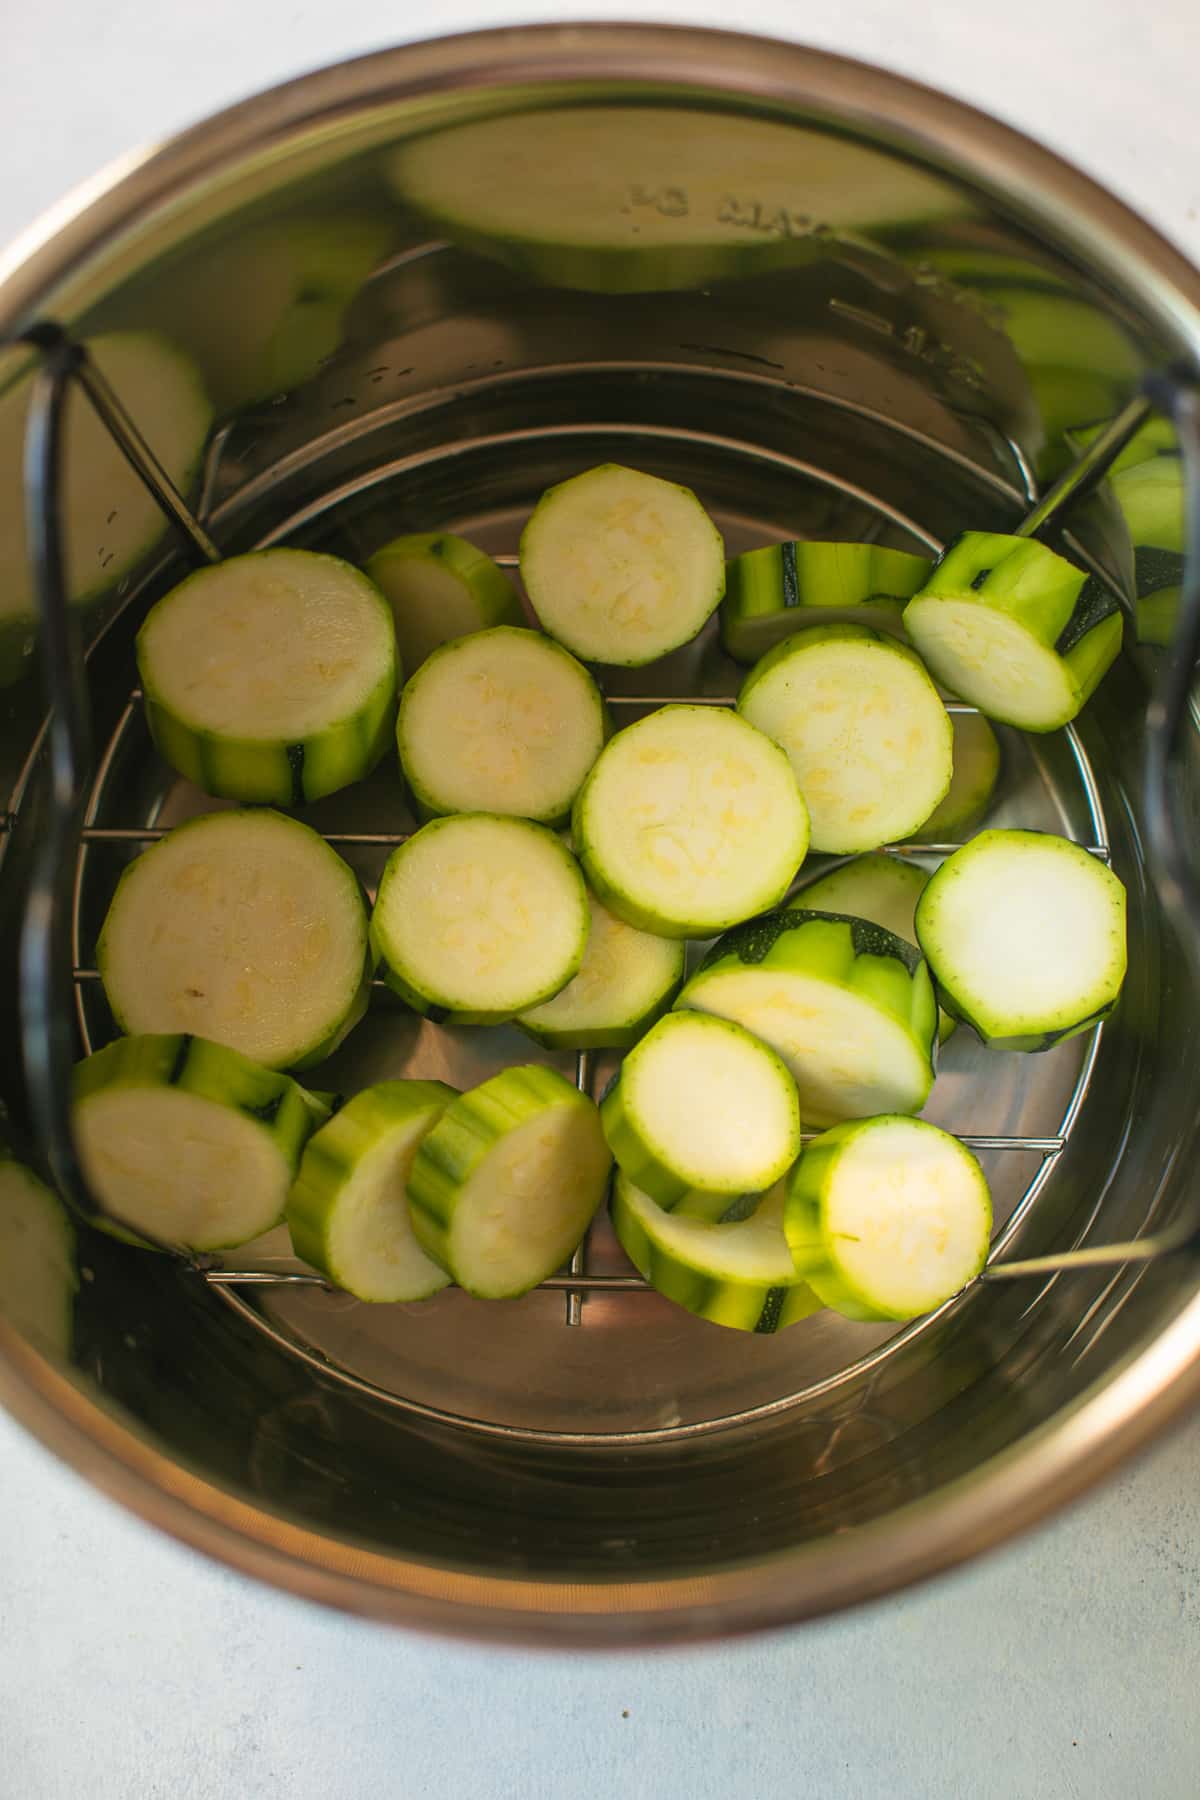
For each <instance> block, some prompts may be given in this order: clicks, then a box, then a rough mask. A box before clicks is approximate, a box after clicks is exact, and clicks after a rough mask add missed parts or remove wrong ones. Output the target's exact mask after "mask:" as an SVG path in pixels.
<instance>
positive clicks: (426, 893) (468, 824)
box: [371, 813, 589, 1024]
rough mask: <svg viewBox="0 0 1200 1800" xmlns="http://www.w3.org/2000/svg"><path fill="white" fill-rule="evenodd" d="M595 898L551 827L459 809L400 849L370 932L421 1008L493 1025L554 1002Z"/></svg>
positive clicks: (395, 978) (393, 975)
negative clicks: (589, 895) (590, 900)
mask: <svg viewBox="0 0 1200 1800" xmlns="http://www.w3.org/2000/svg"><path fill="white" fill-rule="evenodd" d="M588 925H589V918H588V896H587V889H586V888H585V887H584V885H583V877H582V875H581V874H580V872H579V865H578V864H577V863H576V861H575V859H574V857H573V856H572V855H571V853H570V851H569V850H568V849H567V848H566V846H565V845H564V844H562V843H561V842H560V841H559V839H558V838H556V837H555V835H554V833H553V832H552V831H548V830H547V829H546V827H545V826H544V825H534V824H531V823H530V822H529V820H527V819H511V818H497V817H495V816H494V815H492V814H489V813H456V814H454V816H453V817H451V818H448V819H434V820H432V821H431V823H430V824H428V825H424V826H422V828H421V830H420V831H418V832H416V833H415V834H414V836H412V837H411V838H409V840H408V842H407V843H406V844H401V845H400V847H399V848H398V849H396V850H393V852H392V854H391V856H390V857H389V858H388V861H387V866H386V867H385V869H384V872H383V878H382V880H381V881H380V884H379V892H378V895H377V897H376V901H375V911H374V913H373V915H372V918H371V941H372V944H373V946H374V949H375V952H376V954H377V956H378V957H379V958H380V960H381V961H382V963H383V966H384V978H385V980H386V981H388V982H389V984H390V985H391V986H392V987H393V988H394V989H395V991H396V992H397V993H398V994H399V995H400V996H401V998H402V999H404V1000H407V1001H408V1003H409V1004H410V1005H411V1006H413V1007H414V1008H415V1009H416V1010H417V1011H418V1012H428V1011H430V1009H431V1008H432V1009H437V1008H442V1009H445V1010H446V1011H449V1012H453V1013H455V1014H457V1015H459V1017H460V1022H462V1023H467V1022H469V1021H471V1022H474V1023H476V1024H486V1023H495V1022H498V1021H499V1020H502V1019H511V1018H512V1016H513V1014H514V1013H518V1012H522V1011H524V1010H525V1008H526V1007H530V1006H537V1005H539V1004H540V1003H541V1002H542V1001H543V1000H549V999H550V997H551V996H552V995H553V994H557V993H558V991H559V989H560V988H563V987H565V986H566V985H567V982H568V981H570V979H571V977H572V976H573V975H575V974H576V973H577V972H578V969H579V965H580V963H581V962H582V961H583V955H584V951H585V950H586V948H587V938H588Z"/></svg>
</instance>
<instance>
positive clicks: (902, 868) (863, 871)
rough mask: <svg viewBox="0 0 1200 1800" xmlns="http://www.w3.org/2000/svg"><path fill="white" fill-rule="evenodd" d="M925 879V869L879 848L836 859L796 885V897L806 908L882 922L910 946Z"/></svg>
mask: <svg viewBox="0 0 1200 1800" xmlns="http://www.w3.org/2000/svg"><path fill="white" fill-rule="evenodd" d="M928 880H929V871H928V869H922V868H920V867H919V866H918V865H917V864H916V863H914V862H910V861H909V860H908V859H907V857H903V856H888V855H887V854H886V853H885V852H884V851H882V850H880V851H876V852H875V853H874V854H873V855H871V856H856V857H854V858H853V860H852V861H851V862H847V863H841V864H840V865H839V866H838V867H837V868H836V869H831V870H830V871H829V873H828V875H821V876H819V877H818V879H817V880H816V881H813V882H810V883H808V885H807V886H805V887H803V888H801V890H800V894H799V896H798V898H799V900H800V902H801V903H802V904H803V905H804V907H805V908H806V909H807V910H808V911H810V912H827V913H840V914H842V915H843V916H848V917H849V918H852V919H867V920H869V922H870V923H871V924H872V925H882V926H883V929H884V930H885V931H890V932H891V933H892V934H893V935H894V936H895V937H898V938H903V939H904V941H905V943H908V944H912V945H913V946H914V948H915V946H916V942H917V933H916V928H915V926H914V925H913V915H914V914H915V912H916V910H917V901H918V900H919V899H920V898H921V895H922V894H923V893H924V891H925V886H926V883H927V882H928Z"/></svg>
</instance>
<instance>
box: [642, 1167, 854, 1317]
mask: <svg viewBox="0 0 1200 1800" xmlns="http://www.w3.org/2000/svg"><path fill="white" fill-rule="evenodd" d="M782 1207H783V1194H782V1188H781V1187H779V1188H777V1189H775V1190H772V1193H770V1194H768V1195H765V1196H764V1197H763V1199H762V1200H761V1201H760V1203H759V1208H758V1210H757V1211H756V1213H755V1214H752V1215H751V1217H750V1218H749V1219H746V1220H742V1221H739V1222H736V1223H731V1224H721V1223H709V1222H706V1221H704V1220H700V1219H695V1218H690V1217H689V1218H680V1216H679V1215H678V1214H677V1213H669V1214H665V1213H662V1212H660V1211H659V1209H658V1208H657V1207H656V1206H655V1204H654V1202H653V1201H652V1200H651V1199H650V1197H649V1196H648V1195H647V1194H643V1193H641V1192H640V1191H639V1190H638V1189H637V1188H636V1187H635V1186H634V1184H633V1183H632V1182H631V1181H630V1180H629V1178H628V1177H627V1176H626V1175H624V1174H622V1173H621V1172H620V1171H618V1172H617V1176H616V1180H615V1182H614V1184H613V1197H612V1221H613V1229H614V1230H615V1232H616V1234H617V1239H618V1241H619V1242H620V1245H621V1248H622V1249H623V1250H624V1252H625V1254H626V1256H627V1257H628V1258H629V1260H630V1262H631V1263H632V1264H633V1266H634V1268H635V1269H636V1270H637V1271H638V1273H639V1275H641V1276H642V1278H643V1279H644V1280H646V1281H648V1282H649V1283H650V1285H651V1287H653V1288H654V1289H655V1290H656V1292H658V1293H660V1294H661V1295H662V1296H663V1298H664V1299H666V1300H673V1301H674V1302H675V1304H676V1305H677V1306H682V1307H684V1308H685V1309H686V1311H688V1312H690V1313H694V1314H695V1315H696V1317H697V1318H701V1319H707V1320H709V1322H710V1323H711V1324H714V1325H724V1326H726V1327H728V1328H729V1329H731V1330H734V1331H749V1332H756V1333H759V1334H767V1333H771V1332H775V1331H782V1330H783V1329H784V1328H785V1327H786V1326H788V1325H795V1324H797V1323H798V1322H799V1321H800V1320H801V1319H807V1318H809V1317H811V1315H812V1314H813V1313H815V1312H819V1311H820V1309H821V1304H822V1303H821V1301H820V1300H818V1299H817V1297H816V1295H815V1294H814V1292H813V1291H812V1289H811V1288H810V1287H809V1286H808V1283H807V1281H806V1280H805V1278H804V1276H803V1274H802V1273H801V1272H800V1271H799V1270H798V1269H797V1268H796V1266H795V1264H794V1262H793V1259H792V1258H791V1256H790V1254H789V1251H788V1247H787V1242H786V1240H785V1238H784V1236H783V1231H782V1227H781V1224H780V1220H781V1218H782ZM763 1208H766V1209H768V1214H769V1215H770V1216H767V1215H764V1214H763ZM760 1215H761V1216H760ZM748 1232H753V1233H754V1234H755V1236H757V1237H758V1238H759V1239H760V1240H762V1239H764V1238H768V1233H769V1239H768V1241H767V1242H766V1244H765V1245H764V1254H762V1255H760V1257H758V1258H755V1259H754V1263H753V1264H752V1265H751V1267H750V1268H749V1269H748V1270H746V1269H743V1270H741V1271H739V1270H738V1269H737V1262H738V1256H737V1246H738V1244H739V1242H741V1241H744V1239H745V1237H746V1235H747V1233H748ZM739 1234H740V1236H739ZM776 1238H777V1239H778V1242H777V1243H776V1242H775V1241H774V1240H775V1239H776ZM723 1264H724V1265H725V1266H724V1267H723V1266H722V1265H723Z"/></svg>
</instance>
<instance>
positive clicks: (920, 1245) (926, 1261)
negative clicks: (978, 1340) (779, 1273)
mask: <svg viewBox="0 0 1200 1800" xmlns="http://www.w3.org/2000/svg"><path fill="white" fill-rule="evenodd" d="M783 1228H784V1232H785V1235H786V1237H787V1241H788V1244H789V1246H790V1247H791V1250H792V1254H793V1256H794V1257H795V1258H796V1260H797V1262H798V1263H803V1262H805V1261H807V1260H808V1259H810V1258H811V1257H812V1256H813V1255H814V1254H815V1253H816V1249H815V1247H816V1246H818V1245H819V1247H820V1251H819V1253H820V1255H821V1259H822V1260H821V1262H820V1263H819V1264H818V1265H817V1266H816V1267H809V1269H808V1273H807V1279H808V1282H809V1284H810V1285H811V1287H812V1290H813V1292H814V1293H815V1294H816V1295H817V1296H818V1298H819V1299H820V1300H822V1301H823V1302H824V1304H825V1305H826V1306H829V1307H832V1308H833V1310H834V1311H835V1312H839V1313H842V1314H843V1315H844V1316H845V1317H846V1318H848V1319H914V1318H917V1317H919V1315H920V1314H921V1313H927V1312H932V1311H933V1310H934V1308H935V1307H938V1306H941V1305H942V1304H943V1303H944V1302H945V1301H947V1300H949V1299H950V1298H951V1297H952V1296H953V1295H954V1294H957V1293H958V1292H959V1291H960V1290H961V1289H962V1288H964V1287H966V1285H967V1283H968V1282H969V1281H973V1280H974V1279H975V1277H976V1276H977V1275H978V1273H979V1271H980V1270H981V1269H982V1268H983V1265H984V1264H985V1262H986V1261H987V1254H988V1244H989V1241H990V1238H991V1231H992V1201H991V1195H990V1193H989V1192H988V1185H987V1181H986V1180H985V1178H984V1174H983V1170H982V1169H981V1168H980V1166H979V1164H978V1163H977V1162H976V1160H975V1158H974V1157H973V1156H972V1154H971V1152H970V1151H969V1150H968V1149H967V1148H966V1146H965V1145H963V1144H960V1143H959V1141H958V1139H957V1138H954V1137H951V1136H950V1134H949V1133H948V1132H945V1131H941V1130H939V1128H938V1127H937V1126H936V1125H930V1124H928V1123H927V1122H926V1121H925V1120H924V1119H907V1118H902V1117H891V1118H887V1117H884V1118H877V1119H862V1120H858V1121H856V1122H854V1123H853V1124H848V1125H837V1126H835V1127H834V1129H833V1130H832V1131H827V1132H825V1134H824V1135H823V1136H822V1137H819V1138H816V1139H814V1141H813V1142H812V1143H811V1144H809V1145H807V1146H806V1148H805V1149H804V1151H803V1152H802V1154H801V1156H800V1160H799V1162H798V1163H797V1164H796V1167H795V1168H794V1170H793V1171H792V1175H791V1178H790V1180H789V1183H788V1193H787V1204H786V1206H785V1209H784V1215H783Z"/></svg>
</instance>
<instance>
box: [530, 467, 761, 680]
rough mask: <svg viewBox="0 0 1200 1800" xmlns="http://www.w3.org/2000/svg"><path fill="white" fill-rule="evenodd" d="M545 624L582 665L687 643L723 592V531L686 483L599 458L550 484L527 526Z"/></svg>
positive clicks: (534, 589) (631, 661) (640, 658)
mask: <svg viewBox="0 0 1200 1800" xmlns="http://www.w3.org/2000/svg"><path fill="white" fill-rule="evenodd" d="M521 574H522V576H523V577H524V580H525V591H526V592H527V594H528V595H529V598H530V601H531V603H532V605H533V610H534V612H535V613H536V614H537V616H538V620H539V622H540V623H541V625H542V627H543V629H544V630H546V631H548V632H549V633H550V636H551V637H554V638H557V639H558V640H559V642H560V643H562V644H565V645H566V647H567V649H568V650H572V651H574V653H575V655H576V656H581V657H583V659H584V660H585V661H586V662H598V663H618V664H621V665H623V666H624V667H626V668H638V667H640V666H641V665H642V664H643V663H648V662H654V661H655V660H656V659H657V658H658V657H660V656H665V655H666V654H667V652H668V651H669V650H677V649H678V648H679V646H680V645H681V644H687V643H690V641H691V640H692V638H694V637H695V636H696V633H697V632H698V631H699V630H700V628H701V626H702V625H703V624H704V623H705V621H706V620H707V619H708V618H709V616H710V615H711V614H712V613H713V612H715V610H716V607H717V604H718V602H719V601H720V598H721V595H722V594H723V593H724V592H725V547H724V545H723V543H722V541H721V534H720V532H719V531H718V530H717V528H716V526H715V525H714V524H713V522H712V520H711V519H710V518H709V516H708V514H707V513H706V512H705V510H704V508H703V507H702V506H701V504H700V502H699V500H697V498H696V496H695V494H693V492H692V490H691V489H690V488H685V487H679V486H678V485H677V484H676V483H675V482H673V481H661V480H660V479H659V478H658V476H657V475H645V474H643V473H642V472H641V471H640V470H639V469H626V468H622V467H621V465H620V464H619V463H603V464H601V466H600V467H599V468H596V469H588V470H586V471H585V472H584V474H582V475H575V476H573V477H572V478H571V480H570V481H563V482H560V483H559V485H558V486H557V487H552V488H548V489H547V491H546V492H545V493H544V494H543V495H542V497H541V499H540V500H539V501H538V503H537V506H536V507H535V508H534V511H533V513H532V515H531V517H530V519H529V523H528V524H527V525H526V527H525V529H524V531H523V532H522V533H521Z"/></svg>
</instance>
